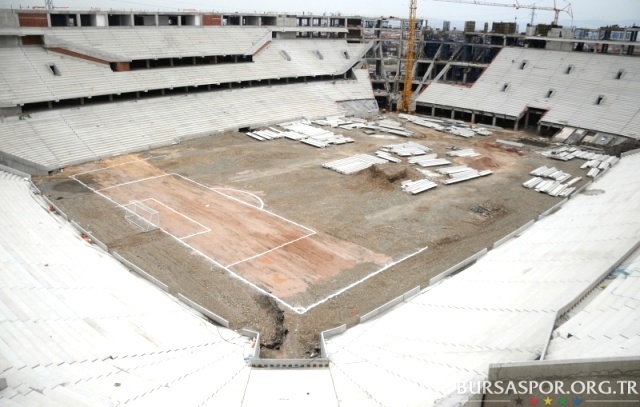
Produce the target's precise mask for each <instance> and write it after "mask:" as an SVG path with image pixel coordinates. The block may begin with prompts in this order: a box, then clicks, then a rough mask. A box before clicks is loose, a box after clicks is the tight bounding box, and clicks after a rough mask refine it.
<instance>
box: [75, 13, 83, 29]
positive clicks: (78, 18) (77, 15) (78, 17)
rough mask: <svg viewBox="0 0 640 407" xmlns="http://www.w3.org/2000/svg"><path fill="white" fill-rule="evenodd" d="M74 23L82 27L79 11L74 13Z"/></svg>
mask: <svg viewBox="0 0 640 407" xmlns="http://www.w3.org/2000/svg"><path fill="white" fill-rule="evenodd" d="M76 25H77V26H78V27H82V20H80V13H78V14H76Z"/></svg>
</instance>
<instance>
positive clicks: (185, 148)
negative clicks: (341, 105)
mask: <svg viewBox="0 0 640 407" xmlns="http://www.w3.org/2000/svg"><path fill="white" fill-rule="evenodd" d="M388 116H389V117H391V118H395V116H394V115H388ZM406 127H407V128H408V129H411V130H413V131H415V134H414V137H413V138H412V140H414V141H416V142H420V143H422V144H424V145H426V146H428V147H430V148H432V149H433V150H434V152H436V153H438V154H439V156H443V155H445V154H446V152H448V151H451V148H452V147H455V148H468V147H473V148H474V149H475V150H476V151H477V152H479V153H481V154H482V155H481V156H480V157H475V158H456V159H454V161H455V163H465V164H468V165H469V166H471V167H473V168H476V169H482V170H483V169H490V170H492V171H493V174H492V175H490V176H487V177H484V178H479V179H475V180H471V181H467V182H463V183H459V184H454V185H449V186H447V185H439V186H438V187H437V188H435V189H433V190H430V191H427V192H425V193H423V194H420V195H416V196H412V195H409V194H407V193H405V192H403V191H402V190H401V188H400V183H401V182H402V181H403V180H404V179H406V178H411V179H416V178H417V177H421V176H422V175H421V174H419V173H417V171H416V167H415V166H413V165H408V164H406V159H405V160H404V161H405V163H403V164H385V165H384V166H382V167H383V168H372V169H369V170H364V171H362V172H360V173H358V174H354V175H341V174H338V173H336V172H334V171H331V170H328V169H324V168H322V167H321V164H323V163H325V162H328V161H332V160H336V159H339V158H343V157H347V156H350V155H354V154H360V153H369V154H373V153H374V152H375V151H376V149H377V148H379V147H380V146H384V145H387V144H398V143H403V142H406V141H408V140H407V139H405V138H402V137H394V136H390V135H384V134H383V133H379V134H376V135H367V134H364V133H363V132H360V131H346V130H340V129H334V131H335V132H340V133H343V134H345V135H346V136H349V137H352V138H354V139H355V142H354V143H351V144H346V145H340V146H332V147H329V148H326V149H316V148H314V147H311V146H308V145H305V144H302V143H299V142H295V141H292V140H286V139H280V140H272V141H268V142H258V141H256V140H253V139H251V138H249V137H247V136H246V135H244V134H242V133H236V132H229V133H226V134H223V135H216V136H211V137H204V138H200V139H195V140H190V141H187V142H183V143H181V144H179V145H173V146H169V147H165V148H161V149H157V150H153V151H149V152H145V153H140V154H138V155H136V157H135V158H136V159H138V158H142V159H147V160H148V161H147V162H148V163H150V164H151V165H152V166H154V167H155V168H157V169H158V171H162V172H166V173H177V174H180V175H182V176H184V177H188V178H190V179H192V180H195V181H197V182H199V183H202V184H204V185H207V186H211V187H218V188H231V189H238V190H245V191H248V192H250V193H252V194H255V195H256V196H258V197H260V198H261V199H262V200H263V201H264V203H265V208H266V209H268V210H270V211H272V212H274V213H276V214H278V215H281V216H283V217H286V218H288V219H291V220H293V221H295V222H297V223H299V224H301V225H304V226H306V227H309V228H312V229H314V230H316V231H318V232H321V233H323V234H325V235H327V236H329V237H331V238H334V239H336V241H344V242H347V243H349V244H354V245H358V246H361V247H364V248H366V249H368V250H371V251H373V252H376V253H382V254H384V255H387V256H389V257H390V258H393V259H394V260H396V259H399V258H402V257H403V256H405V255H407V254H410V253H413V252H415V251H416V250H417V249H419V248H422V247H425V246H428V249H427V250H425V251H423V252H421V253H420V254H418V255H416V256H414V257H411V258H409V259H408V260H406V261H404V262H401V263H399V264H397V265H396V266H393V267H391V268H388V269H386V270H385V271H383V272H381V273H379V274H377V275H375V276H373V277H371V278H369V279H368V280H365V281H364V282H362V283H360V284H358V285H356V286H354V287H352V288H350V289H348V290H346V291H344V292H343V293H341V294H340V295H337V296H335V297H333V298H330V299H328V300H327V301H325V302H323V303H321V304H319V305H317V306H315V307H313V308H312V309H310V310H309V311H307V312H306V313H304V314H302V315H300V314H298V313H296V312H293V311H291V310H289V309H287V308H286V307H283V306H282V305H281V304H279V303H278V302H276V301H273V300H272V299H271V298H270V297H267V296H265V295H263V294H261V293H260V292H258V291H257V290H255V289H254V288H252V287H251V286H250V285H248V284H246V283H244V282H242V281H241V280H239V279H237V278H235V277H234V276H233V275H230V274H229V273H228V272H227V271H226V270H224V269H221V268H218V267H216V266H215V265H214V264H212V263H211V262H210V261H208V260H206V259H205V258H203V257H202V256H200V255H198V254H197V253H195V252H194V251H193V250H190V249H189V248H188V247H187V246H185V245H183V244H181V243H180V242H178V241H177V240H176V239H174V238H172V237H170V236H169V235H167V234H165V233H163V232H161V231H160V230H154V231H149V232H142V231H141V230H140V229H139V228H137V227H135V226H133V225H131V224H129V223H128V222H127V221H126V220H125V219H124V213H123V211H122V209H120V208H118V207H117V205H115V204H114V203H113V202H111V201H108V200H106V199H105V198H103V197H101V196H99V195H97V194H95V193H93V192H91V191H90V190H89V189H87V188H85V187H83V186H82V185H81V184H79V183H78V182H76V181H74V180H73V179H70V178H69V176H70V175H72V174H74V173H77V172H80V171H81V168H82V170H86V169H87V168H88V167H91V164H88V165H84V166H82V167H78V168H67V169H65V171H64V172H63V173H58V174H55V175H52V176H49V177H41V178H37V179H34V181H36V183H37V184H38V186H39V187H40V189H41V190H42V192H43V193H45V194H48V195H49V196H50V197H51V198H52V199H53V200H54V202H55V203H56V205H58V206H59V207H60V208H61V210H63V211H64V212H65V213H67V215H69V217H70V219H74V220H76V221H77V222H78V223H80V224H81V225H82V226H83V227H85V228H87V229H88V230H90V231H91V232H93V233H94V234H95V235H96V237H97V238H99V239H100V240H101V241H103V242H104V243H105V244H106V245H107V246H108V247H109V249H110V250H111V251H114V252H117V253H119V254H121V255H122V256H124V257H125V258H127V259H128V260H130V261H131V262H133V263H134V264H136V265H137V266H139V267H141V268H142V269H144V270H145V271H147V272H148V273H150V274H151V275H153V276H155V277H156V278H158V279H159V280H161V281H163V282H164V283H166V284H167V285H168V286H169V288H170V292H171V293H173V294H177V293H182V294H184V295H186V296H187V297H189V298H191V299H192V300H194V301H196V302H197V303H199V304H201V305H203V306H204V307H206V308H208V309H210V310H211V311H213V312H214V313H216V314H218V315H220V316H222V317H223V318H225V319H227V320H229V322H230V324H231V328H233V329H236V330H239V329H241V328H247V329H251V330H254V331H258V332H260V334H261V338H262V340H261V342H262V356H263V357H270V358H297V357H310V356H312V355H315V354H317V353H318V351H319V349H318V347H319V333H320V332H321V331H322V330H325V329H329V328H333V327H335V326H338V325H342V324H347V325H348V326H352V325H354V324H356V323H357V322H358V319H359V317H360V316H361V315H363V314H365V313H367V312H369V311H371V310H373V309H375V308H376V307H378V306H380V305H382V304H384V303H385V302H387V301H389V300H391V299H393V298H395V297H397V296H398V295H401V294H403V293H405V292H406V291H408V290H410V289H412V288H414V287H416V286H420V287H426V286H427V285H428V283H429V280H430V279H431V278H432V277H434V276H436V275H437V274H439V273H441V272H442V271H444V270H446V269H447V268H449V267H451V266H453V265H455V264H457V263H459V262H460V261H462V260H464V259H465V258H467V257H469V256H470V255H472V254H474V253H476V252H478V251H480V250H482V249H484V248H486V247H490V246H491V245H492V244H493V242H495V241H496V240H499V239H500V238H501V237H503V236H504V235H506V234H508V233H509V232H511V231H513V230H515V229H517V228H518V227H519V226H521V225H523V224H525V223H526V222H528V221H529V220H531V219H533V218H535V217H536V216H537V215H538V214H540V213H542V212H544V211H545V210H547V209H548V208H550V207H551V206H553V205H555V204H556V203H558V202H559V201H560V199H561V198H553V197H550V196H548V195H544V194H540V193H536V192H534V191H531V190H527V189H525V188H523V187H522V185H521V184H522V183H523V182H524V181H526V180H528V179H529V178H531V176H530V175H529V172H530V171H531V170H533V169H534V168H537V167H539V166H541V165H547V166H555V167H556V168H559V169H562V170H563V171H566V172H569V173H570V174H572V175H574V176H582V177H583V180H582V181H581V182H580V183H578V184H577V186H578V187H579V186H580V185H582V184H583V183H584V182H586V180H585V178H586V176H585V175H586V172H585V171H584V170H581V169H580V168H579V166H580V164H582V161H578V160H573V161H570V162H560V161H554V160H550V159H547V158H545V157H543V156H541V155H540V154H539V152H540V151H542V150H543V149H541V148H539V147H533V146H526V147H525V148H521V149H513V148H510V149H505V148H503V147H500V146H499V145H497V144H496V143H495V139H497V138H500V139H516V138H518V137H520V136H522V133H521V132H512V131H496V132H495V133H494V135H493V136H490V137H474V138H472V139H464V138H460V137H456V136H452V135H449V134H445V133H439V132H436V131H432V130H428V129H425V128H421V127H417V126H413V125H411V124H407V125H406ZM117 159H122V160H126V159H128V157H119V158H117ZM93 165H94V166H95V168H98V167H99V166H100V165H101V163H95V164H93ZM357 272H359V273H361V272H362V271H361V270H360V271H357ZM353 278H354V276H353V275H350V274H349V272H348V271H345V272H343V273H341V274H339V275H338V276H336V277H335V278H333V279H332V280H331V281H328V282H327V283H326V284H325V285H322V286H313V285H311V286H310V287H309V291H310V292H312V293H313V294H314V295H320V294H322V296H324V295H329V294H331V293H334V292H336V291H337V290H339V289H341V288H342V287H345V286H346V285H348V284H349V283H351V282H353V281H354V279H353ZM314 290H315V291H314Z"/></svg>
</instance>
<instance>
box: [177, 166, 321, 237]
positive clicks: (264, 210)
mask: <svg viewBox="0 0 640 407" xmlns="http://www.w3.org/2000/svg"><path fill="white" fill-rule="evenodd" d="M171 175H175V176H178V177H180V178H183V179H185V180H187V181H189V182H193V183H194V184H196V185H199V186H200V187H202V188H204V189H207V190H209V191H213V192H215V193H217V194H220V195H222V196H225V197H227V198H229V199H232V200H234V201H236V202H239V203H241V204H243V205H247V206H249V207H251V208H253V209H256V210H259V211H261V212H264V213H268V214H269V215H271V216H275V217H276V218H278V219H282V220H284V221H285V222H288V223H291V224H292V225H296V226H297V227H299V228H302V229H304V230H306V231H308V232H313V233H317V232H316V231H315V230H312V229H309V228H308V227H306V226H303V225H300V224H299V223H296V222H294V221H292V220H290V219H287V218H285V217H284V216H280V215H278V214H276V213H273V212H271V211H268V210H266V209H261V208H258V207H256V206H253V205H251V204H248V203H246V202H244V201H241V200H239V199H237V198H234V197H232V196H229V195H226V194H223V193H222V192H218V191H216V190H215V188H211V187H208V186H206V185H204V184H202V183H200V182H198V181H194V180H192V179H191V178H187V177H184V176H182V175H180V174H171Z"/></svg>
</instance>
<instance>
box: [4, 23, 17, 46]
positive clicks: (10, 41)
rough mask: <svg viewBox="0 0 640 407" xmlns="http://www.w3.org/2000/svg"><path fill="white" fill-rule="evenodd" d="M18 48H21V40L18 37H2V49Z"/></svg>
mask: <svg viewBox="0 0 640 407" xmlns="http://www.w3.org/2000/svg"><path fill="white" fill-rule="evenodd" d="M0 27H1V26H0ZM18 46H20V39H19V37H18V36H13V35H3V36H1V37H0V47H2V48H7V47H18Z"/></svg>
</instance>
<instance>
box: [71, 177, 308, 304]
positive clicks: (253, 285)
mask: <svg viewBox="0 0 640 407" xmlns="http://www.w3.org/2000/svg"><path fill="white" fill-rule="evenodd" d="M69 178H71V179H73V180H75V181H77V182H78V183H80V184H82V185H83V186H84V187H85V188H87V189H89V190H90V191H93V192H95V193H96V194H98V195H100V196H101V197H103V198H104V199H106V200H108V201H109V202H112V203H113V204H115V205H116V206H117V207H120V208H122V209H124V210H125V211H127V212H130V213H132V214H134V215H135V213H134V212H133V211H131V210H130V209H128V208H126V207H125V206H124V205H121V204H119V203H118V202H116V201H114V200H113V199H111V198H109V197H108V196H106V195H105V194H103V193H101V192H99V191H97V190H95V189H93V188H91V187H90V186H88V185H87V184H85V183H84V182H82V181H80V180H78V179H76V178H75V176H73V175H72V176H70V177H69ZM160 231H161V232H162V233H166V234H167V235H169V236H171V237H172V238H174V239H175V240H176V241H177V242H179V243H181V244H182V245H184V246H186V247H187V248H189V249H191V250H193V251H194V252H196V253H197V254H199V255H200V256H202V257H204V258H205V259H207V260H209V261H210V262H212V263H213V264H215V265H216V266H217V267H220V268H221V269H223V270H225V271H226V272H227V273H229V274H230V275H231V276H232V277H235V278H237V279H238V280H240V281H242V282H243V283H245V284H247V285H249V286H250V287H252V288H254V289H255V290H257V291H258V292H260V293H261V294H263V295H266V296H267V297H271V298H273V299H274V300H276V301H277V302H279V303H280V304H282V305H284V306H285V307H287V308H288V309H290V310H291V311H293V312H295V313H297V314H301V312H300V311H299V308H295V307H293V306H291V305H289V304H288V303H286V302H285V301H283V300H281V299H280V298H278V297H276V296H275V295H273V294H271V293H270V292H268V291H266V290H264V289H262V288H260V287H258V286H257V285H255V284H254V283H252V282H251V281H249V280H247V279H246V278H244V277H242V276H240V275H238V274H236V273H234V272H233V271H231V270H230V269H229V268H227V267H225V266H223V265H222V264H220V263H218V262H217V261H215V260H214V259H212V258H211V257H209V256H207V255H206V254H204V253H202V252H201V251H200V250H198V249H196V248H195V247H193V246H191V245H190V244H188V243H186V242H184V241H183V240H180V239H179V238H178V237H177V236H174V235H172V234H171V233H169V232H168V231H166V230H164V229H162V228H160Z"/></svg>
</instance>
